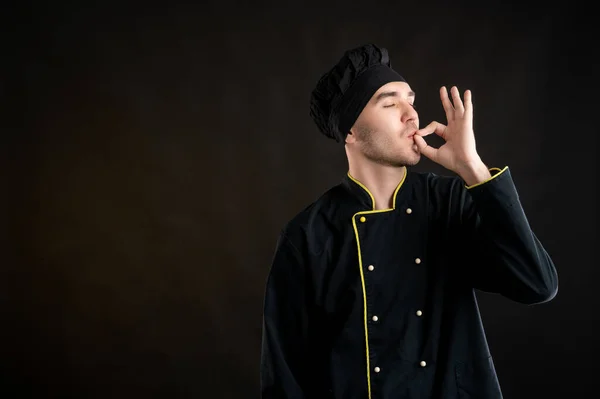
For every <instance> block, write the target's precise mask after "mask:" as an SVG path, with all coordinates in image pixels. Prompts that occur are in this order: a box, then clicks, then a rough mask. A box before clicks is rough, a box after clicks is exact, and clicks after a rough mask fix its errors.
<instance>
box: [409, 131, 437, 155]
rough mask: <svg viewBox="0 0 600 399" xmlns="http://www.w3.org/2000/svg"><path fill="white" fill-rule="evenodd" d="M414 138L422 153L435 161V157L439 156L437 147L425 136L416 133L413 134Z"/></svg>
mask: <svg viewBox="0 0 600 399" xmlns="http://www.w3.org/2000/svg"><path fill="white" fill-rule="evenodd" d="M413 138H414V140H415V144H416V145H417V148H418V149H419V151H420V152H421V154H423V155H425V156H426V157H427V158H429V159H431V160H432V161H434V162H435V158H436V156H437V151H438V150H437V148H433V147H432V146H430V145H429V144H427V142H426V141H425V139H424V138H423V137H421V136H419V135H418V134H415V135H414V136H413Z"/></svg>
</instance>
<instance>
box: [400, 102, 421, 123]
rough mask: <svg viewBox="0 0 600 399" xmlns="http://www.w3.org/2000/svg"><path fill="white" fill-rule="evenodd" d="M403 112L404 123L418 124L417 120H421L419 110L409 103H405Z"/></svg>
mask: <svg viewBox="0 0 600 399" xmlns="http://www.w3.org/2000/svg"><path fill="white" fill-rule="evenodd" d="M402 111H403V112H402V117H401V118H402V119H401V120H402V123H409V122H413V123H415V124H416V123H417V120H418V119H419V114H418V113H417V110H416V109H415V107H414V106H412V105H410V103H408V102H405V103H404V107H403V110H402Z"/></svg>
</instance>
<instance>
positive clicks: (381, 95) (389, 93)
mask: <svg viewBox="0 0 600 399" xmlns="http://www.w3.org/2000/svg"><path fill="white" fill-rule="evenodd" d="M397 96H398V92H397V91H383V92H381V93H379V94H378V95H377V97H376V98H375V104H377V103H378V102H379V101H380V100H383V99H384V98H387V97H397ZM406 96H407V97H414V96H415V92H414V91H409V92H408V93H407V94H406Z"/></svg>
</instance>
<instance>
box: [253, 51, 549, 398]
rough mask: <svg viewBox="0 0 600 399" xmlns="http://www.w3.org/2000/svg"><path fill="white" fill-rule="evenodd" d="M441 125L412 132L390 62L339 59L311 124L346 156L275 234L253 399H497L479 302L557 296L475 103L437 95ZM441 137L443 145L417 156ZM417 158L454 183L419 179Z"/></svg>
mask: <svg viewBox="0 0 600 399" xmlns="http://www.w3.org/2000/svg"><path fill="white" fill-rule="evenodd" d="M440 97H441V101H442V105H443V107H444V110H445V112H446V117H447V124H445V125H444V124H441V123H438V122H432V123H430V124H429V125H427V126H426V127H424V128H422V129H420V130H419V119H418V114H417V112H416V110H415V108H414V101H415V93H414V92H413V91H412V89H411V87H410V86H409V84H408V83H407V82H406V81H405V79H404V78H403V77H402V76H401V75H399V74H398V73H397V72H396V71H394V70H393V69H392V67H391V63H390V60H389V56H388V52H387V50H386V49H384V48H379V47H377V46H375V45H372V44H368V45H364V46H361V47H358V48H355V49H352V50H348V51H347V52H345V53H344V55H343V57H342V58H341V59H340V60H339V62H338V63H337V64H336V65H335V66H334V67H333V68H332V69H331V70H330V71H329V72H327V73H326V74H324V75H323V77H322V78H321V79H320V80H319V82H318V83H317V86H316V87H315V89H314V91H313V93H312V96H311V110H310V114H311V116H312V117H313V119H314V121H315V123H316V124H317V126H318V127H319V129H320V130H321V132H322V133H324V134H325V135H326V136H328V137H330V138H333V139H335V140H337V141H342V140H343V141H344V143H345V149H346V154H347V158H348V165H349V170H348V174H347V175H346V176H345V177H344V178H343V179H342V181H341V183H340V184H339V185H337V186H335V187H332V188H331V189H330V190H328V191H327V192H325V193H324V194H323V195H322V196H321V197H319V198H318V199H317V200H316V201H315V202H314V203H312V204H310V205H309V206H308V207H306V208H305V209H304V210H302V211H301V212H300V213H299V214H298V215H296V216H295V217H294V218H293V219H292V220H291V221H289V223H287V224H286V226H285V227H284V228H283V230H282V232H281V235H280V237H279V240H278V243H277V248H276V251H275V255H274V258H273V263H272V266H271V270H270V272H269V276H268V280H267V286H266V293H265V301H264V324H263V341H262V361H261V391H262V397H263V398H310V399H318V398H344V399H354V398H356V399H358V398H361V399H367V398H368V399H392V398H393V399H399V398H486V399H487V398H501V397H502V394H501V389H500V386H499V382H498V379H497V376H496V372H495V368H494V364H493V361H492V357H491V354H490V351H489V347H488V345H487V341H486V337H485V332H484V329H483V325H482V322H481V318H480V314H479V310H478V306H477V301H476V296H475V290H482V291H486V292H492V293H498V294H501V295H503V296H505V297H506V298H509V299H511V300H513V301H517V302H519V303H523V304H530V305H531V304H537V303H542V302H546V301H549V300H551V299H552V298H553V297H554V296H555V295H556V293H557V290H558V282H557V281H558V280H557V273H556V269H555V267H554V264H553V262H552V260H551V259H550V257H549V256H548V254H547V252H546V251H545V250H544V248H543V247H542V245H541V244H540V242H539V241H538V239H537V237H536V236H535V235H534V233H533V232H532V230H531V228H530V226H529V224H528V221H527V219H526V216H525V214H524V212H523V209H522V207H521V204H520V202H519V197H518V194H517V191H516V188H515V186H514V184H513V181H512V179H511V174H510V170H509V169H508V167H504V168H502V169H496V168H489V169H488V167H487V166H486V165H485V164H484V163H483V161H482V160H481V158H480V157H479V155H478V153H477V151H476V146H475V138H474V132H473V123H472V122H473V105H472V100H471V92H470V91H468V90H467V91H465V92H464V100H463V99H461V96H460V93H459V91H458V89H457V88H456V87H452V88H451V90H450V91H449V92H448V91H447V89H446V88H445V87H442V88H441V89H440ZM431 133H435V134H437V135H439V136H441V137H442V138H443V139H444V140H445V143H444V145H442V146H441V147H440V148H438V149H436V148H432V147H430V146H428V145H427V143H426V141H425V139H424V138H423V137H425V136H427V135H429V134H431ZM421 155H424V156H426V157H428V158H430V159H432V160H433V161H434V162H437V163H439V164H440V165H442V166H444V167H445V168H447V169H448V170H450V171H452V172H454V174H455V175H454V174H453V175H452V176H438V175H435V174H433V173H417V172H414V171H410V170H408V168H407V167H410V166H413V165H415V164H417V163H418V162H419V159H420V157H421Z"/></svg>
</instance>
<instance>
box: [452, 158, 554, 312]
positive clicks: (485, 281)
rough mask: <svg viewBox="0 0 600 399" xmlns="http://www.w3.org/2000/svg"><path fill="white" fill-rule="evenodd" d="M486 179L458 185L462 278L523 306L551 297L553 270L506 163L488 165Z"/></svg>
mask: <svg viewBox="0 0 600 399" xmlns="http://www.w3.org/2000/svg"><path fill="white" fill-rule="evenodd" d="M490 171H491V172H492V177H491V179H488V180H487V181H485V182H482V183H480V184H477V185H473V186H470V187H467V186H464V183H462V181H461V184H463V185H462V187H461V190H459V192H460V200H459V201H457V203H458V204H460V211H459V212H460V225H461V229H462V233H463V234H461V235H460V238H459V239H460V240H465V241H466V242H465V244H466V245H461V248H462V250H463V251H465V252H466V253H464V254H462V255H461V257H462V259H464V260H466V261H465V263H464V264H465V266H466V267H467V270H466V278H467V280H468V281H469V282H470V283H471V286H472V287H473V288H475V289H479V290H481V291H486V292H491V293H497V294H501V295H503V296H505V297H507V298H509V299H511V300H514V301H516V302H520V303H524V304H536V303H542V302H547V301H550V300H551V299H553V298H554V297H555V296H556V294H557V291H558V277H557V272H556V268H555V266H554V263H553V261H552V259H551V258H550V256H549V254H548V253H547V252H546V250H545V249H544V247H543V246H542V244H541V243H540V241H539V240H538V238H537V237H536V235H535V234H534V232H533V231H532V229H531V227H530V225H529V222H528V220H527V217H526V215H525V212H524V210H523V207H522V205H521V203H520V201H519V196H518V193H517V190H516V188H515V185H514V183H513V180H512V177H511V174H510V170H509V168H508V167H505V168H504V169H502V170H500V169H497V168H492V169H490Z"/></svg>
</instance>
